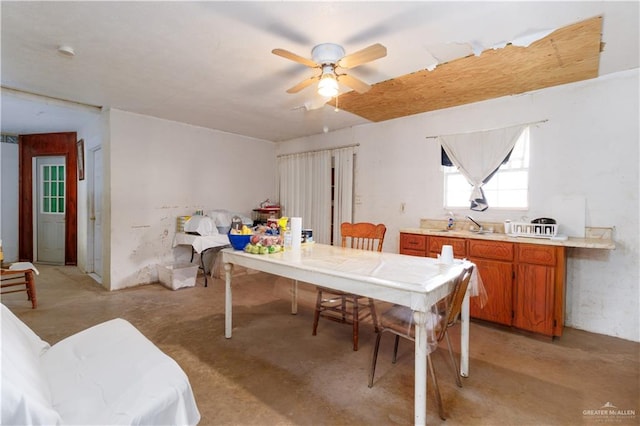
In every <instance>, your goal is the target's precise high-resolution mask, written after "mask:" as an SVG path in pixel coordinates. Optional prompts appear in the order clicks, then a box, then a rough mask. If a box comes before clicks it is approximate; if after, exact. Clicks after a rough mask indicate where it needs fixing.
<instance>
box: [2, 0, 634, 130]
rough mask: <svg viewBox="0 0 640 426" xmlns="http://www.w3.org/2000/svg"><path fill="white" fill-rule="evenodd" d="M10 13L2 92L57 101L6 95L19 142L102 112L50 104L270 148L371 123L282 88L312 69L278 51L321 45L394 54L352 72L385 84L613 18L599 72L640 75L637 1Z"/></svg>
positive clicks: (197, 5) (21, 6)
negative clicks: (185, 127) (135, 117)
mask: <svg viewBox="0 0 640 426" xmlns="http://www.w3.org/2000/svg"><path fill="white" fill-rule="evenodd" d="M0 4H1V6H0V7H1V13H2V17H1V19H2V26H1V36H2V44H1V49H2V50H1V54H2V62H1V77H2V86H3V88H10V89H15V90H18V91H24V92H28V93H31V94H37V95H43V96H46V97H49V98H52V99H49V100H47V101H46V102H44V103H43V102H38V101H36V102H34V97H33V96H23V95H18V96H16V92H15V91H13V90H10V91H9V90H3V92H2V110H1V111H2V122H1V124H2V132H3V133H11V134H25V133H37V132H47V131H71V130H77V128H79V127H80V126H81V125H82V122H83V120H86V119H87V117H89V116H91V115H92V114H94V111H92V110H91V109H85V108H81V107H80V108H79V107H78V106H77V105H74V106H73V107H72V108H66V106H65V105H66V104H65V103H61V102H57V101H55V100H54V99H62V100H68V101H73V102H75V103H79V104H87V105H92V106H99V107H112V108H118V109H121V110H125V111H131V112H135V113H140V114H145V115H150V116H155V117H160V118H164V119H168V120H175V121H179V122H184V123H190V124H193V125H197V126H202V127H207V128H212V129H218V130H223V131H226V132H231V133H237V134H241V135H246V136H251V137H256V138H261V139H267V140H272V141H281V140H287V139H291V138H295V137H299V136H304V135H311V134H316V133H321V132H322V131H323V129H324V128H325V126H326V128H327V129H329V130H336V129H339V128H344V127H348V126H353V125H357V124H362V123H366V122H367V121H366V120H364V119H362V118H360V117H357V116H354V115H352V114H349V113H346V112H344V111H339V112H335V111H334V110H333V108H332V107H329V106H324V107H321V108H319V109H312V110H307V109H306V108H305V104H307V105H313V104H314V103H317V100H318V99H317V95H315V93H314V92H315V90H314V86H310V87H308V88H307V89H304V90H303V91H301V92H300V93H298V94H295V95H291V94H288V93H286V92H285V91H286V90H287V89H288V88H289V87H291V86H293V85H294V84H296V83H298V82H299V81H301V80H303V79H305V78H308V77H310V76H311V75H312V72H311V70H310V69H309V68H307V67H305V66H303V65H300V64H297V63H294V62H292V61H288V60H286V59H284V58H282V57H278V56H276V55H273V54H272V53H271V50H272V49H274V48H283V49H286V50H289V51H291V52H294V53H297V54H299V55H301V56H304V57H310V55H311V49H312V47H313V46H315V45H316V44H319V43H323V42H333V43H338V44H341V45H342V46H343V47H344V48H345V50H346V52H347V54H349V53H352V52H354V51H357V50H360V49H362V48H364V47H367V46H369V45H371V44H373V43H381V44H383V45H385V46H386V47H387V50H388V55H387V56H386V57H385V58H382V59H379V60H377V61H375V62H372V63H369V64H366V65H363V66H360V67H357V68H355V69H353V70H350V72H351V73H352V74H353V75H354V76H356V77H358V78H360V79H362V80H364V81H366V82H368V83H370V84H375V83H378V82H381V81H385V80H388V79H391V78H394V77H399V76H401V75H404V74H408V73H411V72H415V71H419V70H423V69H426V68H429V67H432V66H434V65H436V64H437V62H438V60H439V61H440V62H441V63H442V62H446V61H448V60H452V59H455V58H458V57H462V56H466V55H468V54H471V53H473V49H479V50H480V51H481V50H484V49H488V48H491V47H494V46H497V45H500V43H504V42H511V41H514V40H516V39H518V38H520V37H522V36H523V35H526V34H530V33H535V32H539V31H544V30H553V29H556V28H560V27H563V26H566V25H569V24H573V23H575V22H578V21H582V20H585V19H588V18H591V17H594V16H597V15H603V16H604V24H603V37H602V38H603V41H604V42H605V43H606V46H605V49H604V51H603V53H602V55H601V61H600V75H604V74H608V73H612V72H617V71H621V70H628V69H633V68H638V61H639V60H638V53H639V51H640V47H639V43H638V41H639V38H640V37H639V33H638V27H639V22H638V21H639V19H638V13H639V8H638V5H639V3H638V2H637V1H629V2H609V1H604V2H602V1H586V2H576V1H570V2H553V1H549V2H544V1H542V2H541V1H534V2H481V1H474V2H456V1H446V2H430V1H422V2H372V1H367V2H364V1H361V2H326V1H316V2H287V1H277V2H266V1H261V2H212V1H201V2H146V1H144V2H142V1H129V2H109V1H107V2H89V1H84V2H53V1H46V2H11V1H4V0H3V1H2V2H1V3H0ZM59 45H70V46H72V47H73V48H74V49H75V52H76V55H75V57H66V56H63V55H61V54H60V53H58V52H57V50H56V49H57V47H58V46H59ZM343 89H344V90H345V91H346V90H349V89H347V88H343ZM67 126H76V127H75V128H68V127H67Z"/></svg>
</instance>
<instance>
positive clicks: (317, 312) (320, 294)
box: [311, 289, 322, 336]
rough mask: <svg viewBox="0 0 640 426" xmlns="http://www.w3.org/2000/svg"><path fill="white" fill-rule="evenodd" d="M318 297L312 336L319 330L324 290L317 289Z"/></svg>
mask: <svg viewBox="0 0 640 426" xmlns="http://www.w3.org/2000/svg"><path fill="white" fill-rule="evenodd" d="M317 294H318V296H317V298H316V311H315V313H314V314H313V332H312V333H311V335H312V336H315V335H316V332H317V331H318V320H319V319H320V306H321V304H322V290H320V289H318V290H317Z"/></svg>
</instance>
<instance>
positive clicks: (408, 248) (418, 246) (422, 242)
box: [400, 233, 429, 257]
mask: <svg viewBox="0 0 640 426" xmlns="http://www.w3.org/2000/svg"><path fill="white" fill-rule="evenodd" d="M428 239H429V237H427V236H426V235H420V234H405V233H400V254H409V255H411V256H422V257H427V241H428Z"/></svg>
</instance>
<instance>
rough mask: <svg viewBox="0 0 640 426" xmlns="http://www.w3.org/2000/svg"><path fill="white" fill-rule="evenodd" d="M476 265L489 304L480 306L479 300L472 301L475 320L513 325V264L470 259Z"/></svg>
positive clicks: (474, 298)
mask: <svg viewBox="0 0 640 426" xmlns="http://www.w3.org/2000/svg"><path fill="white" fill-rule="evenodd" d="M470 260H471V261H472V262H473V263H475V264H476V267H477V268H478V273H479V274H480V278H481V279H482V284H483V285H484V288H485V290H486V291H487V296H488V299H487V303H486V304H485V306H484V307H481V306H480V303H479V301H478V300H477V299H478V298H476V297H472V298H471V299H470V308H471V311H470V314H471V316H472V317H473V318H479V319H483V320H485V321H491V322H496V323H500V324H505V325H511V321H512V317H513V290H512V289H513V264H511V263H509V262H499V261H493V260H485V259H477V258H471V259H470Z"/></svg>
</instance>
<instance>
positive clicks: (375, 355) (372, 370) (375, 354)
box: [369, 332, 382, 387]
mask: <svg viewBox="0 0 640 426" xmlns="http://www.w3.org/2000/svg"><path fill="white" fill-rule="evenodd" d="M381 337H382V332H378V333H376V344H375V345H374V346H373V353H372V354H371V367H370V368H369V387H373V376H374V375H375V374H376V363H377V362H378V348H380V338H381Z"/></svg>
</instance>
